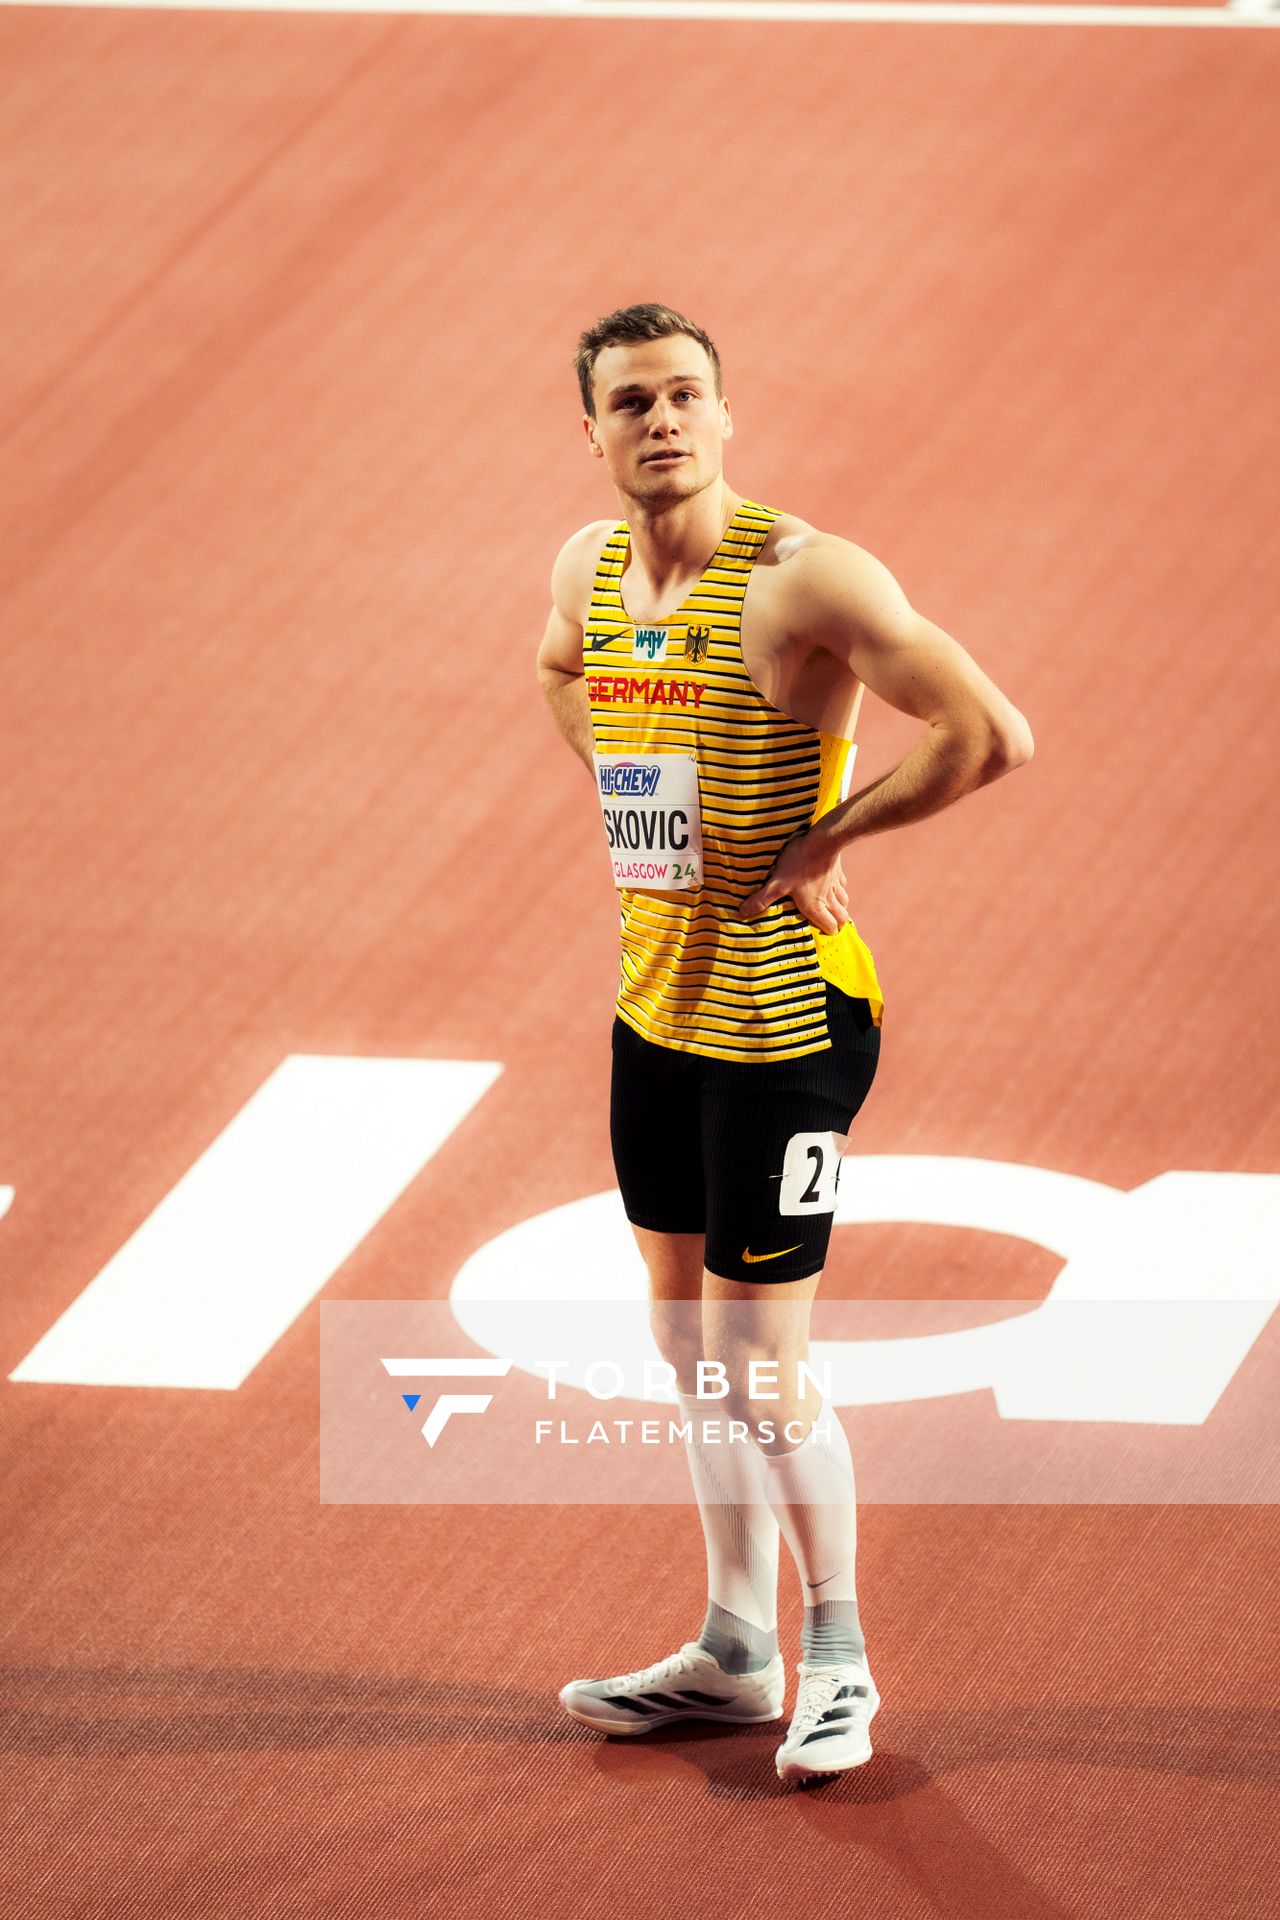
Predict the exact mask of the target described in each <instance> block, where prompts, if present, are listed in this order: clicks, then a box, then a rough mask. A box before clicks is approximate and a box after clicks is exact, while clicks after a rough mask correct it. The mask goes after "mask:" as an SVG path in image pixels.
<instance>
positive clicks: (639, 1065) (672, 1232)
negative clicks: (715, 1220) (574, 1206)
mask: <svg viewBox="0 0 1280 1920" xmlns="http://www.w3.org/2000/svg"><path fill="white" fill-rule="evenodd" d="M612 1045H613V1073H612V1078H611V1081H610V1092H609V1138H610V1143H611V1145H612V1148H613V1164H614V1169H615V1171H616V1173H617V1176H618V1190H619V1192H620V1193H621V1195H622V1204H623V1207H624V1208H625V1210H626V1215H627V1218H628V1220H629V1221H630V1222H631V1224H632V1226H633V1227H640V1228H644V1229H645V1230H646V1232H647V1233H648V1234H649V1235H659V1236H664V1237H666V1236H675V1237H677V1238H679V1239H682V1240H684V1241H685V1245H684V1246H683V1247H676V1246H671V1247H667V1248H665V1249H663V1248H661V1247H658V1246H656V1245H654V1243H652V1242H650V1243H646V1242H645V1241H641V1242H640V1248H641V1252H642V1253H646V1260H648V1253H647V1251H646V1245H647V1244H648V1246H649V1248H650V1249H651V1250H652V1251H654V1252H655V1253H657V1254H658V1255H659V1256H660V1268H661V1271H663V1272H667V1271H669V1270H671V1269H674V1270H675V1274H676V1276H677V1278H678V1276H679V1274H680V1273H683V1272H686V1271H687V1270H688V1265H689V1261H688V1257H687V1256H688V1245H687V1236H689V1235H699V1236H700V1235H701V1234H703V1233H704V1232H705V1230H706V1192H705V1187H704V1184H703V1176H702V1142H701V1132H700V1127H699V1119H698V1069H699V1067H700V1065H701V1062H700V1061H699V1060H698V1059H697V1057H696V1056H694V1055H691V1054H684V1053H679V1052H677V1051H676V1050H675V1049H674V1048H671V1047H659V1046H655V1045H654V1044H653V1042H652V1041H650V1040H645V1039H643V1038H642V1037H641V1036H640V1035H639V1034H638V1033H636V1032H635V1030H634V1029H633V1028H632V1027H629V1026H628V1025H627V1023H626V1021H625V1020H620V1019H617V1018H615V1020H614V1023H613V1041H612ZM637 1237H638V1236H637ZM650 1272H651V1273H652V1272H653V1267H652V1265H651V1266H650Z"/></svg>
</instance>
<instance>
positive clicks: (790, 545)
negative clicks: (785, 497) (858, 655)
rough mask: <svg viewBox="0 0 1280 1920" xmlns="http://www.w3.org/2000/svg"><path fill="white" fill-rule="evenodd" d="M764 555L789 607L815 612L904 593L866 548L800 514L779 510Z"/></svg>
mask: <svg viewBox="0 0 1280 1920" xmlns="http://www.w3.org/2000/svg"><path fill="white" fill-rule="evenodd" d="M761 559H762V560H764V562H765V564H766V565H767V566H770V567H771V570H772V575H773V578H774V580H775V582H776V587H777V592H778V593H779V594H780V595H781V596H782V598H783V599H784V600H785V601H786V603H787V604H788V607H790V608H800V607H807V608H808V609H809V610H810V611H816V610H819V609H825V608H828V607H830V606H831V605H832V604H833V603H835V604H838V605H840V606H842V607H844V608H852V607H855V606H858V605H860V604H861V603H863V602H864V601H866V600H867V599H868V597H870V598H871V599H875V600H880V599H883V598H884V597H885V596H886V595H888V596H890V597H896V596H900V595H901V591H902V590H901V588H900V587H899V586H898V584H897V582H896V581H895V580H894V578H893V575H892V574H891V573H890V572H889V569H888V568H887V567H886V566H885V565H884V564H883V562H882V561H880V560H877V558H876V556H875V555H874V554H873V553H869V552H868V551H867V549H866V548H865V547H860V546H859V545H858V544H857V542H856V541H854V540H847V539H846V538H845V537H844V535H843V534H839V533H828V532H826V531H825V530H824V529H823V528H821V527H815V526H811V525H810V523H809V522H808V521H807V520H802V519H800V517H799V515H798V514H793V513H783V514H779V515H778V518H777V519H776V520H775V521H774V522H773V524H772V525H771V527H770V528H769V536H768V539H767V541H766V543H765V546H764V548H763V549H762V551H761Z"/></svg>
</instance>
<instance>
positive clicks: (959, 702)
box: [792, 541, 1032, 759]
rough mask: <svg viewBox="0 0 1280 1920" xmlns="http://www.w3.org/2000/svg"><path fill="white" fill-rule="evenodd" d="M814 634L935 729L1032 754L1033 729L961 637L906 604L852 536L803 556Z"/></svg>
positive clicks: (802, 585) (803, 611)
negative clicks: (978, 736) (984, 737)
mask: <svg viewBox="0 0 1280 1920" xmlns="http://www.w3.org/2000/svg"><path fill="white" fill-rule="evenodd" d="M792 564H793V565H802V566H803V573H802V575H801V577H800V578H799V579H798V582H797V586H798V595H797V600H798V606H799V611H800V617H801V619H802V621H803V624H804V625H805V627H806V628H807V631H808V633H809V635H810V637H811V638H812V639H814V640H816V641H817V643H818V644H819V645H820V646H821V647H822V649H823V651H824V652H827V653H831V654H834V656H835V657H836V658H837V659H838V660H840V662H841V663H842V664H843V665H845V666H847V667H849V668H850V669H851V671H852V672H854V673H856V674H857V676H858V678H859V679H860V680H861V681H863V683H864V684H865V685H866V686H868V687H869V688H870V689H871V691H872V693H874V694H877V695H878V696H879V698H880V699H882V700H884V701H886V702H887V703H888V705H889V706H891V707H896V708H897V710H898V711H899V712H900V713H909V714H911V715H912V716H913V717H914V718H915V719H917V720H924V721H926V722H927V723H928V724H929V725H930V726H931V727H938V726H945V727H950V728H953V729H958V730H962V731H964V732H966V733H972V734H975V735H976V734H984V733H985V734H987V735H990V736H991V737H992V738H993V739H996V740H998V741H999V743H1000V745H1001V747H1002V749H1004V750H1005V751H1007V752H1009V753H1014V752H1016V753H1017V755H1018V757H1019V758H1022V759H1029V758H1030V753H1031V745H1032V742H1031V729H1030V728H1029V727H1028V725H1027V723H1026V720H1025V719H1024V718H1023V716H1022V714H1020V713H1019V712H1018V709H1017V708H1016V707H1015V706H1014V705H1013V702H1012V701H1011V700H1009V699H1008V698H1007V697H1006V696H1005V695H1004V694H1003V693H1002V692H1001V691H1000V689H999V687H998V686H996V684H995V682H994V681H993V680H992V679H991V678H990V677H989V676H988V675H987V674H985V673H984V672H983V671H982V668H981V667H980V666H979V665H978V663H977V661H976V660H975V659H974V658H973V657H972V655H971V654H969V653H967V652H966V651H965V649H964V648H963V647H962V646H961V645H960V642H959V641H958V640H954V639H953V638H952V637H951V635H950V634H949V633H947V632H945V631H944V629H943V628H942V627H939V626H937V625H936V624H935V623H934V622H933V621H932V620H927V619H926V618H925V616H924V615H923V614H922V613H917V611H916V609H915V608H914V607H913V606H912V605H911V603H910V602H909V601H908V599H907V596H906V594H905V593H904V592H903V590H902V588H901V587H900V586H899V584H898V582H897V581H896V580H895V579H894V577H893V575H892V574H891V573H890V571H889V569H888V568H887V567H886V566H884V565H883V564H882V562H880V561H879V560H877V559H875V558H874V556H873V555H872V554H869V553H867V552H865V551H864V550H863V549H862V548H860V547H854V546H853V545H852V544H851V543H849V542H847V541H841V542H839V543H838V544H832V545H831V546H824V547H821V548H815V549H814V550H813V551H812V552H811V553H806V554H804V555H800V556H797V560H796V561H795V562H793V563H792Z"/></svg>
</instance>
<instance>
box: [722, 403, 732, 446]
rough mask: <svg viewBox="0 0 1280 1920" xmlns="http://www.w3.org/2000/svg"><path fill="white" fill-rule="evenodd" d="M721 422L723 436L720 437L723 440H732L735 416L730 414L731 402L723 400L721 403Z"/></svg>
mask: <svg viewBox="0 0 1280 1920" xmlns="http://www.w3.org/2000/svg"><path fill="white" fill-rule="evenodd" d="M720 422H721V435H720V437H721V439H722V440H732V438H733V415H732V414H731V413H730V412H729V402H728V401H727V400H722V401H721V402H720Z"/></svg>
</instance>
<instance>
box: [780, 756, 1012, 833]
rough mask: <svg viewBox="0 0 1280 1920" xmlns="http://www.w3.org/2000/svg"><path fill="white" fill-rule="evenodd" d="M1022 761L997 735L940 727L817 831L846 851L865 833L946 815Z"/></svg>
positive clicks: (833, 812)
mask: <svg viewBox="0 0 1280 1920" xmlns="http://www.w3.org/2000/svg"><path fill="white" fill-rule="evenodd" d="M1018 764H1019V762H1018V760H1017V759H1016V758H1013V757H1011V755H1010V754H1009V753H1008V752H1007V751H1006V749H1005V748H1004V747H1003V746H1002V745H1001V744H1000V742H999V740H998V738H997V737H996V736H995V735H992V734H987V733H974V732H973V731H971V730H969V729H960V728H950V727H947V726H934V727H931V728H930V729H929V732H928V733H927V734H926V735H925V737H924V739H923V740H921V741H920V742H919V743H918V745H917V746H915V747H913V749H912V750H911V752H910V753H909V754H908V755H907V757H906V759H905V760H902V761H900V762H899V763H898V765H897V766H896V767H894V768H893V770H892V772H890V773H885V774H882V775H881V776H880V778H879V779H878V780H873V781H872V783H871V785H870V786H869V787H864V788H863V789H862V791H861V792H860V793H855V794H851V795H850V797H849V798H848V799H847V800H844V801H842V802H841V804H840V805H839V806H838V807H833V808H832V810H831V812H830V813H824V814H823V816H822V819H821V820H820V821H819V822H818V825H817V826H816V827H815V828H813V829H812V831H813V832H814V833H815V834H817V835H820V836H821V838H822V839H823V840H824V841H826V842H828V843H830V844H831V845H832V846H833V847H834V848H835V849H836V850H840V849H842V848H844V847H847V846H848V845H849V844H850V843H851V842H852V841H854V840H860V839H861V838H862V837H863V836H864V835H865V834H868V833H884V832H886V831H887V830H888V829H889V828H890V827H905V826H907V825H908V824H909V823H910V822H911V821H913V820H925V819H927V818H928V816H929V815H930V814H931V813H940V812H941V810H942V808H943V807H949V806H951V804H952V803H953V802H954V801H956V800H960V799H962V798H963V796H964V795H965V794H966V793H972V792H974V790H975V789H976V788H978V787H984V786H986V785H987V784H988V783H989V782H990V781H992V780H997V779H999V777H1000V775H1001V774H1002V773H1007V772H1008V771H1009V770H1010V769H1011V768H1012V767H1015V766H1017V765H1018Z"/></svg>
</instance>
